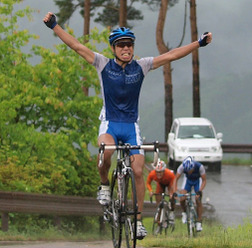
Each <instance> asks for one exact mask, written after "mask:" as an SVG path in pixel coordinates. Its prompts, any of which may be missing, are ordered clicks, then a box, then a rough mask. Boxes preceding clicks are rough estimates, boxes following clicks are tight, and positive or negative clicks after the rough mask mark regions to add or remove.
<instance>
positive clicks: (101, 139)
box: [98, 133, 115, 184]
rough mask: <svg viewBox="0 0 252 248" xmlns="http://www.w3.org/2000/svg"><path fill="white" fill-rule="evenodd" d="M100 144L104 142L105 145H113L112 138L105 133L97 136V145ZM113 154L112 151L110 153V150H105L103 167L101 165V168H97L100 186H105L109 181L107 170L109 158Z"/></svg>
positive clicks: (109, 163)
mask: <svg viewBox="0 0 252 248" xmlns="http://www.w3.org/2000/svg"><path fill="white" fill-rule="evenodd" d="M102 142H104V143H105V144H110V145H113V144H115V141H114V138H113V137H112V136H111V135H110V134H107V133H106V134H101V135H100V136H99V138H98V145H100V144H101V143H102ZM113 152H114V151H112V150H105V152H104V162H103V165H102V167H100V168H98V169H99V174H100V177H101V183H102V184H107V183H108V181H109V179H108V172H109V168H110V165H111V156H112V154H113ZM98 159H99V158H98Z"/></svg>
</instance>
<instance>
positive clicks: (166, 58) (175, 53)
mask: <svg viewBox="0 0 252 248" xmlns="http://www.w3.org/2000/svg"><path fill="white" fill-rule="evenodd" d="M211 41H212V33H205V34H203V35H201V37H200V39H199V40H198V41H194V42H192V43H190V44H188V45H185V46H182V47H178V48H175V49H173V50H171V51H169V52H167V53H164V54H161V55H159V56H157V57H155V58H154V60H153V69H156V68H158V67H160V66H162V65H165V64H166V63H168V62H172V61H174V60H178V59H180V58H183V57H185V56H187V55H188V54H190V53H191V52H193V51H194V50H195V49H198V48H199V47H200V46H206V45H207V44H209V43H210V42H211Z"/></svg>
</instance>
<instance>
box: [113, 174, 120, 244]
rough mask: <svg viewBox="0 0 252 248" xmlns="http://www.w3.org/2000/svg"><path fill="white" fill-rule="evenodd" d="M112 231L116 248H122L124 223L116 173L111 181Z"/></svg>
mask: <svg viewBox="0 0 252 248" xmlns="http://www.w3.org/2000/svg"><path fill="white" fill-rule="evenodd" d="M111 182H112V184H111V212H112V216H111V220H110V225H111V231H112V241H113V246H114V248H120V247H121V242H122V222H121V218H122V216H121V207H120V199H119V196H120V194H119V189H118V187H119V186H118V180H117V174H116V172H115V171H114V173H113V176H112V180H111Z"/></svg>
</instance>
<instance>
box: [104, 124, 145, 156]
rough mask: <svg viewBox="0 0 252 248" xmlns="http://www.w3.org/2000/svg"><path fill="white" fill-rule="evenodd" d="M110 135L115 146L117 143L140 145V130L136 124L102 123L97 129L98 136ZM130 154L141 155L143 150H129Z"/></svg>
mask: <svg viewBox="0 0 252 248" xmlns="http://www.w3.org/2000/svg"><path fill="white" fill-rule="evenodd" d="M105 133H107V134H110V135H111V136H112V137H113V139H114V141H115V144H116V145H118V143H119V141H121V142H123V143H127V144H130V145H142V138H141V135H140V129H139V125H138V123H136V122H135V123H125V122H113V121H102V122H101V124H100V129H99V136H100V135H101V134H105ZM130 154H131V155H133V154H142V155H144V151H143V150H131V151H130Z"/></svg>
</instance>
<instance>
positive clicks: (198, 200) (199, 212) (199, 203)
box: [194, 178, 203, 222]
mask: <svg viewBox="0 0 252 248" xmlns="http://www.w3.org/2000/svg"><path fill="white" fill-rule="evenodd" d="M201 182H202V181H201V178H200V179H199V180H198V181H197V183H196V184H195V186H194V191H195V192H196V193H197V192H198V191H199V189H200V185H201ZM201 194H202V192H201ZM195 198H196V205H197V215H198V219H197V221H198V222H202V211H203V205H202V200H201V199H202V195H201V196H199V195H196V197H195Z"/></svg>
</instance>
